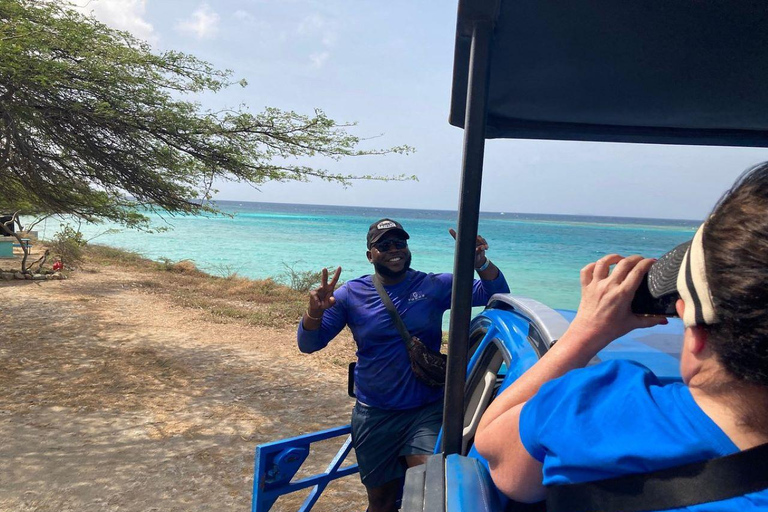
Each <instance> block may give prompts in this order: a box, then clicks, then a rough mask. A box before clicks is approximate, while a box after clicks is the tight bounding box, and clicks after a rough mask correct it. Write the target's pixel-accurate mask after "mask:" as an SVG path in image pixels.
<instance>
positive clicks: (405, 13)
mask: <svg viewBox="0 0 768 512" xmlns="http://www.w3.org/2000/svg"><path fill="white" fill-rule="evenodd" d="M74 1H75V3H76V4H79V5H80V6H81V8H82V10H83V11H84V12H87V13H90V14H91V15H93V16H95V17H96V18H98V19H99V20H101V21H103V22H105V23H106V24H108V25H110V26H113V27H115V28H119V29H122V30H128V31H130V32H132V33H133V34H134V35H135V36H137V37H139V38H141V39H144V40H146V41H148V42H149V43H150V44H151V45H152V46H153V48H154V49H156V50H157V51H165V50H178V51H183V52H185V53H190V54H193V55H195V56H196V57H198V58H201V59H204V60H206V61H208V62H210V63H212V64H213V65H214V66H216V67H217V68H220V69H231V70H232V71H233V72H234V75H233V76H234V78H237V79H240V78H243V79H245V80H246V81H247V82H248V84H249V85H248V86H247V87H245V88H241V87H239V86H237V87H232V88H230V89H227V90H225V91H223V92H221V93H219V94H217V95H216V97H215V98H208V97H206V98H205V99H204V100H203V101H204V102H205V103H204V104H203V106H204V107H206V108H208V107H210V108H212V109H217V108H220V107H222V106H230V107H233V106H237V105H240V104H245V105H247V106H248V107H249V108H250V110H251V111H253V112H258V111H260V110H262V109H263V108H264V107H267V106H270V107H277V108H280V109H283V110H293V111H296V112H299V113H305V114H311V113H312V112H313V111H314V109H315V108H320V109H322V110H324V111H325V112H326V113H327V114H328V115H329V116H330V117H331V118H332V119H335V120H336V121H340V122H356V123H357V126H355V127H354V128H353V129H352V130H351V131H352V133H354V134H355V135H357V136H359V137H363V138H366V139H369V140H366V142H365V143H364V145H363V146H362V148H364V149H365V148H370V149H374V148H386V147H392V146H396V145H401V144H407V145H409V146H412V147H414V148H415V149H416V151H415V153H413V154H411V155H385V156H366V157H355V158H351V159H347V160H344V161H341V162H335V161H332V160H326V161H324V160H320V159H317V160H314V161H312V162H311V163H312V164H313V165H316V166H318V167H322V168H326V169H328V170H330V171H334V172H339V173H352V174H375V175H398V174H407V175H411V174H414V175H416V176H417V177H418V181H416V182H413V181H408V182H392V181H390V182H362V181H361V182H356V183H355V184H354V185H353V186H351V187H348V188H344V187H342V186H341V185H338V184H332V183H324V182H318V181H313V182H310V183H267V184H265V185H263V186H260V187H259V189H255V188H253V187H251V186H248V185H244V184H237V183H219V184H218V187H217V188H218V190H219V193H218V196H217V197H218V198H219V199H227V200H236V201H265V202H280V203H305V204H332V205H348V206H376V207H395V208H418V209H440V210H455V209H457V207H458V201H459V182H460V175H461V151H462V141H463V131H462V130H461V129H459V128H455V127H452V126H450V125H449V124H448V109H449V105H450V101H449V99H450V92H451V76H452V67H453V47H454V38H455V25H456V9H457V2H456V1H446V0H441V1H437V0H421V1H419V2H413V1H412V0H410V1H404V0H389V1H387V2H374V1H371V0H347V1H343V2H342V1H340V0H217V1H208V2H204V1H199V0H90V1H87V0H74ZM764 160H768V150H765V149H754V148H716V147H681V146H662V145H637V144H635V145H632V144H615V143H587V142H557V141H530V140H528V141H522V140H509V139H507V140H490V141H488V142H487V144H486V153H485V167H484V171H483V192H482V200H481V210H483V211H493V212H523V213H552V214H573V215H604V216H624V217H654V218H678V219H692V220H696V219H702V218H704V217H705V216H706V215H707V214H708V212H709V211H710V209H711V207H712V206H713V205H714V203H715V201H716V200H717V199H718V197H720V195H721V194H722V193H723V192H724V191H725V190H726V189H727V188H728V187H729V186H730V185H731V184H732V183H733V181H734V180H735V179H736V178H737V177H738V176H739V174H740V173H741V172H742V171H744V170H745V169H746V168H748V167H750V166H752V165H754V164H756V163H759V162H761V161H764Z"/></svg>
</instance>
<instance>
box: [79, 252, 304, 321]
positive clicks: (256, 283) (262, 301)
mask: <svg viewBox="0 0 768 512" xmlns="http://www.w3.org/2000/svg"><path fill="white" fill-rule="evenodd" d="M85 264H86V265H88V266H89V267H92V268H93V267H99V266H114V265H119V266H121V267H123V268H129V269H135V270H136V271H140V272H141V273H143V274H145V275H147V276H148V278H147V279H145V280H143V281H142V286H144V287H145V288H147V289H148V290H152V291H153V292H155V293H161V294H165V295H167V296H168V297H170V298H172V299H173V300H174V302H176V303H177V304H179V305H181V306H184V307H190V308H194V309H200V310H204V311H207V312H208V313H209V314H210V315H211V316H212V317H213V318H214V319H219V320H221V319H237V320H241V321H245V322H246V323H248V324H249V325H254V326H260V327H273V328H285V327H289V326H295V324H296V322H297V320H298V318H300V317H301V314H302V312H303V311H304V308H305V307H306V301H307V296H306V293H304V292H299V291H296V290H292V289H291V288H289V287H287V286H284V285H281V284H279V283H277V282H275V281H274V280H273V279H248V278H245V277H241V276H238V275H236V274H231V275H229V276H227V277H220V276H213V275H210V274H207V273H205V272H203V271H201V270H199V269H198V268H197V267H196V266H195V264H194V262H192V261H190V260H181V261H177V262H174V261H170V260H164V261H161V262H156V261H152V260H149V259H146V258H143V257H142V256H140V255H138V254H136V253H133V252H130V251H124V250H121V249H115V248H113V247H106V246H99V245H93V246H88V247H87V248H86V251H85Z"/></svg>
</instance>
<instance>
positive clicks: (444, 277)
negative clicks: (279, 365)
mask: <svg viewBox="0 0 768 512" xmlns="http://www.w3.org/2000/svg"><path fill="white" fill-rule="evenodd" d="M452 285H453V276H452V275H451V274H425V273H424V272H419V271H416V270H409V271H408V272H407V274H406V277H405V279H403V281H402V282H400V283H398V284H396V285H393V286H385V287H384V288H385V290H386V291H387V293H388V294H389V297H390V298H391V299H392V303H393V304H394V305H395V309H397V312H398V313H399V314H400V318H402V319H403V322H404V323H405V326H406V327H407V328H408V332H409V333H410V334H411V335H412V336H416V337H418V338H419V339H420V340H421V341H422V342H424V344H425V345H426V346H427V347H429V348H431V349H432V350H435V351H437V350H440V342H441V338H442V333H443V331H442V323H443V313H444V312H445V311H446V310H448V309H449V308H450V306H451V287H452ZM507 292H509V287H508V286H507V282H506V280H505V279H504V276H503V275H502V274H501V272H499V276H498V277H497V278H496V279H494V280H493V281H480V280H475V282H474V285H473V288H472V303H473V305H476V306H481V305H484V304H486V303H487V302H488V299H489V298H490V297H491V295H493V294H494V293H507ZM334 297H335V298H336V304H335V305H334V306H333V307H331V308H329V309H327V310H326V311H325V314H324V315H323V321H322V325H321V326H320V329H316V330H313V331H308V330H305V329H304V327H303V325H302V322H299V332H298V342H299V347H300V348H301V350H302V351H303V352H314V351H316V350H320V349H321V348H323V347H325V346H326V345H327V344H328V342H329V341H331V340H332V339H333V338H334V337H335V336H336V335H337V334H338V333H339V332H340V331H341V330H342V329H343V328H344V326H346V325H348V326H349V328H350V330H351V331H352V335H353V337H354V338H355V342H356V343H357V366H356V368H355V385H356V387H357V398H358V400H359V401H361V402H363V403H364V404H366V405H370V406H373V407H379V408H381V409H390V410H403V409H411V408H414V407H420V406H422V405H425V404H429V403H432V402H434V401H436V400H439V399H440V398H441V397H442V395H443V390H442V388H432V387H429V386H427V385H426V384H424V383H422V382H421V381H420V380H418V379H417V378H416V376H415V375H414V374H413V372H412V371H411V366H410V360H409V359H408V352H407V351H406V349H405V343H403V339H402V338H401V337H400V334H399V333H398V331H397V328H396V327H395V324H394V322H393V321H392V318H391V317H390V316H389V313H388V312H387V309H386V307H385V306H384V303H383V302H382V301H381V297H379V294H378V292H377V291H376V288H375V287H374V286H373V280H372V279H371V276H363V277H360V278H358V279H353V280H351V281H347V282H346V283H344V284H343V285H342V286H341V287H339V289H338V290H336V292H334Z"/></svg>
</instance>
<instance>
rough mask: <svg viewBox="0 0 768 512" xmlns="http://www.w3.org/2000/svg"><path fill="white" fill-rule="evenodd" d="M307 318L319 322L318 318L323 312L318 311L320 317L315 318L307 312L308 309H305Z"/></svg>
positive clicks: (321, 316) (321, 317)
mask: <svg viewBox="0 0 768 512" xmlns="http://www.w3.org/2000/svg"><path fill="white" fill-rule="evenodd" d="M307 318H309V319H310V320H315V321H317V322H319V321H320V320H322V319H323V312H322V311H321V312H320V317H319V318H315V317H314V316H312V315H310V314H309V309H307Z"/></svg>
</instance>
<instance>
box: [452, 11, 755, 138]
mask: <svg viewBox="0 0 768 512" xmlns="http://www.w3.org/2000/svg"><path fill="white" fill-rule="evenodd" d="M477 20H493V22H494V29H493V37H492V40H491V47H490V77H489V84H488V117H487V127H486V138H526V139H558V140H590V141H613V142H644V143H665V144H697V145H702V144H703V145H729V146H768V2H765V1H763V0H755V1H745V0H506V1H502V0H460V2H459V16H458V26H457V35H456V53H455V61H454V76H453V93H452V102H451V103H452V104H451V113H450V123H451V124H453V125H455V126H460V127H463V126H464V115H465V106H466V97H467V74H468V69H469V55H470V44H471V35H472V26H473V24H474V22H475V21H477Z"/></svg>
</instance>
